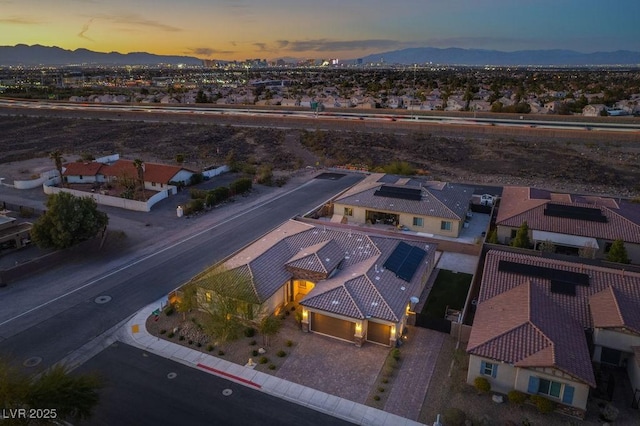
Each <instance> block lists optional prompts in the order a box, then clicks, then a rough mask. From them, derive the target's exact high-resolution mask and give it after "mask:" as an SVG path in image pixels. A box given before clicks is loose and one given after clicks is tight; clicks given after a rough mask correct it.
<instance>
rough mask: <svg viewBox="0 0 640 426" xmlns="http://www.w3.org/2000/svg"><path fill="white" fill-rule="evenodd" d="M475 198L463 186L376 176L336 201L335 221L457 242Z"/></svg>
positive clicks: (468, 189) (372, 175)
mask: <svg viewBox="0 0 640 426" xmlns="http://www.w3.org/2000/svg"><path fill="white" fill-rule="evenodd" d="M472 195H473V190H472V189H471V188H468V187H465V186H462V185H453V184H450V183H445V182H433V181H422V180H418V179H412V178H400V177H398V176H394V175H384V174H381V173H375V174H371V175H369V176H367V178H365V179H364V180H363V181H362V182H361V183H360V184H358V185H356V186H355V187H353V188H352V189H350V190H349V191H347V192H345V193H344V194H343V195H342V196H340V197H338V198H337V199H336V200H335V201H334V203H333V206H334V208H333V213H334V219H332V220H333V221H342V222H349V223H358V224H365V223H370V224H376V223H380V224H389V225H394V226H398V227H405V228H407V229H409V230H411V231H415V232H424V233H429V234H435V235H442V236H448V237H453V238H457V237H458V236H459V235H460V231H461V230H462V227H463V226H464V222H465V220H466V218H467V213H468V211H469V204H470V202H471V198H472ZM336 215H337V218H336V217H335V216H336ZM338 219H339V220H338Z"/></svg>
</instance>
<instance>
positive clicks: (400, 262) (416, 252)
mask: <svg viewBox="0 0 640 426" xmlns="http://www.w3.org/2000/svg"><path fill="white" fill-rule="evenodd" d="M426 255H427V252H426V251H424V250H422V249H421V248H419V247H414V246H410V245H409V244H407V243H404V242H402V241H401V242H399V243H398V245H397V246H396V248H395V250H393V253H391V255H390V256H389V258H388V259H387V261H386V262H385V263H384V267H385V268H386V269H388V270H390V271H392V272H394V273H395V274H396V276H397V277H398V278H400V279H402V280H404V281H406V282H410V281H411V279H412V278H413V276H414V274H415V273H416V271H417V270H418V266H420V262H422V259H424V257H425V256H426Z"/></svg>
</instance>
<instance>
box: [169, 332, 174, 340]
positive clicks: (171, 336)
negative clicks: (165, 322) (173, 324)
mask: <svg viewBox="0 0 640 426" xmlns="http://www.w3.org/2000/svg"><path fill="white" fill-rule="evenodd" d="M173 336H175V333H174V332H173V331H172V332H170V333H169V334H167V337H168V338H169V339H173Z"/></svg>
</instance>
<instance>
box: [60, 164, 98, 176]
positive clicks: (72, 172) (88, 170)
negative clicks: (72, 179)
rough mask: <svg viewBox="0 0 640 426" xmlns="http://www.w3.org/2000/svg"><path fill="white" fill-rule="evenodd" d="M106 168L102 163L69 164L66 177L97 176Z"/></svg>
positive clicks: (66, 168)
mask: <svg viewBox="0 0 640 426" xmlns="http://www.w3.org/2000/svg"><path fill="white" fill-rule="evenodd" d="M102 166H104V164H102V163H96V162H89V163H69V164H65V166H64V168H65V170H64V172H63V173H62V174H63V175H64V176H95V175H97V174H98V172H99V171H100V169H101V168H102Z"/></svg>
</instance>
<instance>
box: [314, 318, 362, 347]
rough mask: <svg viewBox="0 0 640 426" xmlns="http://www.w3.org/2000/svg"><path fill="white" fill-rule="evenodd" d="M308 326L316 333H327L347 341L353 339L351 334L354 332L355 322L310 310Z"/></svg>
mask: <svg viewBox="0 0 640 426" xmlns="http://www.w3.org/2000/svg"><path fill="white" fill-rule="evenodd" d="M310 327H311V331H315V332H316V333H322V334H327V335H329V336H333V337H337V338H339V339H344V340H348V341H349V342H351V341H353V335H354V334H355V333H356V323H354V322H351V321H346V320H341V319H339V318H334V317H330V316H328V315H322V314H318V313H315V312H311V324H310Z"/></svg>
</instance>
